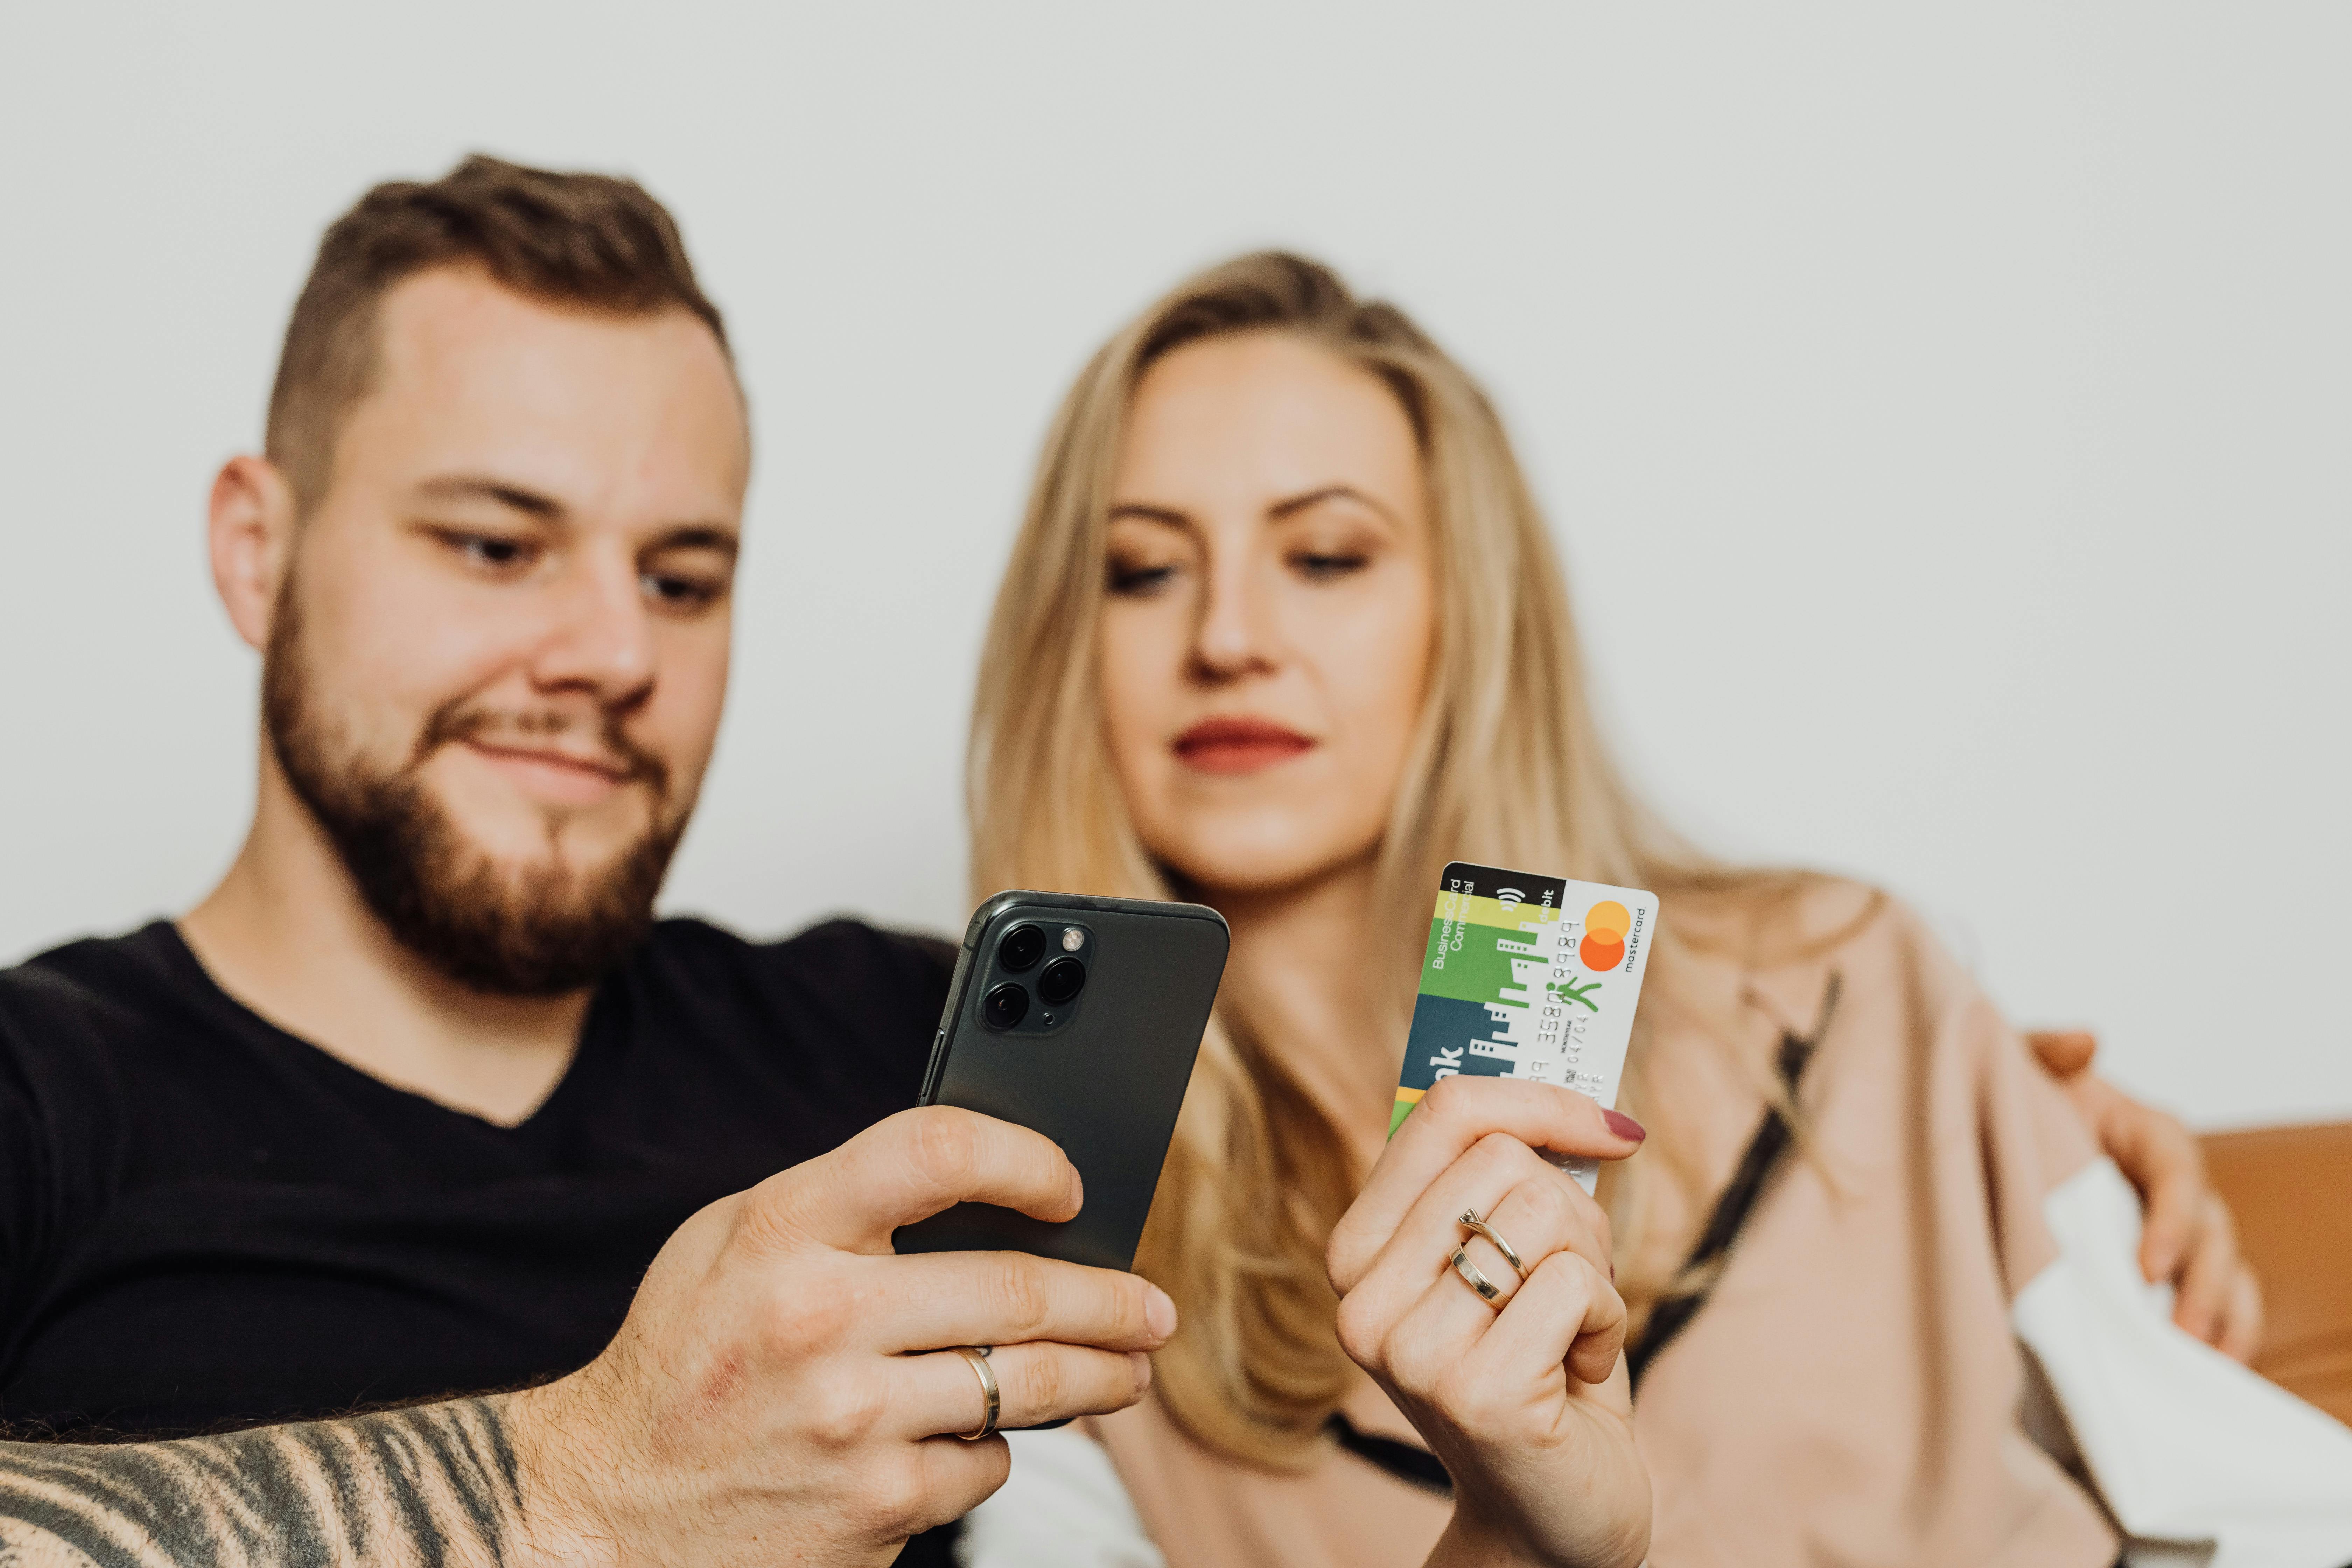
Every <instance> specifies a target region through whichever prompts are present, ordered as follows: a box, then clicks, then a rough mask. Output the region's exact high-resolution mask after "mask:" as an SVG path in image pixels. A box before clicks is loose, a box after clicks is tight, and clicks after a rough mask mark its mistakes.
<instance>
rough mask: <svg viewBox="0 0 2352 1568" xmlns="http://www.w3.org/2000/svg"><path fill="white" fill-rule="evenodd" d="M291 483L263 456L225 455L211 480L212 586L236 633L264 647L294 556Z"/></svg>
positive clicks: (209, 519)
mask: <svg viewBox="0 0 2352 1568" xmlns="http://www.w3.org/2000/svg"><path fill="white" fill-rule="evenodd" d="M294 524H295V505H294V487H293V486H292V485H290V484H289V483H288V482H287V480H286V476H285V475H284V474H283V473H281V472H279V471H278V465H277V464H275V463H273V462H271V461H270V460H269V459H268V458H251V457H246V458H230V459H229V460H228V461H227V462H226V463H224V464H222V465H221V471H220V473H219V474H218V475H217V476H215V478H214V479H213V496H212V505H211V509H210V512H209V516H208V531H209V534H210V542H211V546H212V557H213V587H214V589H215V591H216V592H218V593H219V595H220V599H221V605H222V606H223V607H224V608H226V610H227V611H228V618H229V622H230V624H231V625H233V626H236V635H237V636H239V637H243V638H244V639H245V640H246V641H247V643H249V644H251V645H252V646H253V647H257V648H258V647H268V646H269V620H270V616H271V615H272V614H273V613H275V611H276V610H277V608H278V589H279V587H281V586H282V585H283V584H284V583H285V581H286V572H287V569H288V567H289V565H291V564H292V563H293V559H294Z"/></svg>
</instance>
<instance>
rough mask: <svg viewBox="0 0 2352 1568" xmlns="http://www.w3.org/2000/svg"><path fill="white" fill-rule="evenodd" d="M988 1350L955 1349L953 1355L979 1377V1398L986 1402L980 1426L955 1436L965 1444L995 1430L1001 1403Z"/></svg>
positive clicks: (982, 1346)
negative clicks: (960, 1359) (959, 1358)
mask: <svg viewBox="0 0 2352 1568" xmlns="http://www.w3.org/2000/svg"><path fill="white" fill-rule="evenodd" d="M988 1349H989V1347H988V1346H986V1345H958V1346H956V1347H955V1353H956V1354H958V1355H960V1356H961V1357H963V1359H964V1362H965V1364H967V1365H969V1366H970V1367H971V1370H972V1371H973V1372H975V1373H978V1374H979V1375H980V1396H981V1398H982V1400H983V1401H985V1402H986V1410H985V1412H984V1413H983V1414H982V1416H981V1418H980V1425H979V1426H976V1427H974V1428H973V1429H972V1430H971V1431H969V1432H959V1433H957V1434H956V1436H959V1437H961V1438H962V1439H963V1440H964V1441H965V1442H967V1443H977V1442H979V1441H980V1440H981V1439H982V1437H985V1436H989V1435H990V1434H991V1433H992V1432H994V1431H995V1430H996V1413H997V1411H998V1409H999V1408H1000V1406H1001V1401H1000V1398H999V1395H998V1394H997V1391H996V1369H995V1368H994V1367H992V1366H990V1365H989V1364H988Z"/></svg>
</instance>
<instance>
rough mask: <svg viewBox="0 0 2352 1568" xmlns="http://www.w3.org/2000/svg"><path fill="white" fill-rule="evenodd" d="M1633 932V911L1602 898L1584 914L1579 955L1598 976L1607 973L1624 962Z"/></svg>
mask: <svg viewBox="0 0 2352 1568" xmlns="http://www.w3.org/2000/svg"><path fill="white" fill-rule="evenodd" d="M1632 930H1633V911H1631V910H1628V909H1626V907H1625V906H1624V905H1622V904H1621V903H1619V902H1618V901H1617V900H1614V899H1603V900H1601V902H1599V903H1597V904H1595V905H1593V906H1592V907H1591V909H1589V910H1585V911H1584V940H1583V941H1582V942H1578V943H1577V944H1576V956H1577V957H1578V958H1579V959H1580V960H1581V961H1582V962H1583V963H1584V967H1585V968H1587V969H1590V970H1591V971H1592V972H1593V973H1595V974H1606V973H1609V971H1611V970H1612V969H1614V968H1616V967H1617V966H1618V965H1619V964H1621V963H1624V962H1625V933H1626V932H1627V931H1632Z"/></svg>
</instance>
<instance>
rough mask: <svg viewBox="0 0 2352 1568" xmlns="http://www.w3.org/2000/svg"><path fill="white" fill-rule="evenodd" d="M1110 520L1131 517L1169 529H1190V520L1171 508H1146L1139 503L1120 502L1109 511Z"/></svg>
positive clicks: (1131, 501)
mask: <svg viewBox="0 0 2352 1568" xmlns="http://www.w3.org/2000/svg"><path fill="white" fill-rule="evenodd" d="M1110 515H1111V520H1112V521H1118V519H1120V518H1122V517H1131V518H1134V519H1136V520H1137V521H1140V522H1164V523H1166V524H1167V525H1168V526H1169V527H1171V528H1190V527H1192V519H1191V518H1189V517H1187V516H1185V515H1184V514H1183V513H1182V512H1181V511H1178V510H1174V509H1173V508H1171V507H1164V506H1147V505H1145V504H1144V503H1143V502H1141V501H1136V500H1128V501H1120V502H1119V503H1118V505H1116V506H1114V507H1112V508H1111V509H1110Z"/></svg>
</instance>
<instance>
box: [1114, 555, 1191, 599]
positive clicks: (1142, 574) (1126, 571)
mask: <svg viewBox="0 0 2352 1568" xmlns="http://www.w3.org/2000/svg"><path fill="white" fill-rule="evenodd" d="M1175 576H1176V568H1175V567H1173V566H1129V565H1126V564H1124V563H1120V562H1117V561H1114V562H1112V563H1110V591H1111V592H1112V593H1114V594H1152V593H1157V592H1158V591H1159V590H1160V589H1161V588H1164V587H1166V586H1167V585H1168V584H1170V583H1171V582H1172V581H1174V580H1175Z"/></svg>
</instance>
